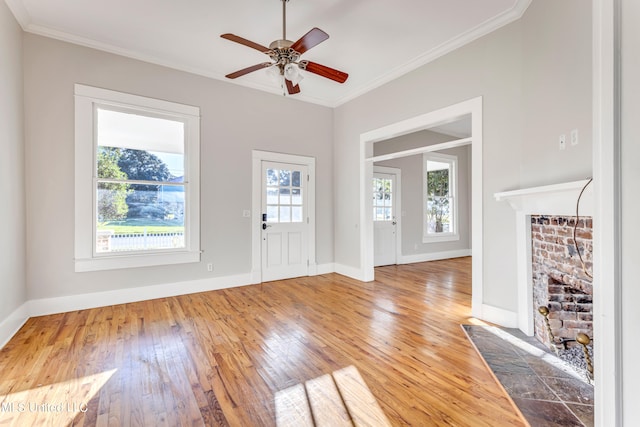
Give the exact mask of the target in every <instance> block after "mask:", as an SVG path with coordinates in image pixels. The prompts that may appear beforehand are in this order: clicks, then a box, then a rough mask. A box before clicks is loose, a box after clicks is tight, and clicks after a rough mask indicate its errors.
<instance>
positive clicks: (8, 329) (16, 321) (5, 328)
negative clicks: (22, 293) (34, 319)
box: [0, 302, 31, 348]
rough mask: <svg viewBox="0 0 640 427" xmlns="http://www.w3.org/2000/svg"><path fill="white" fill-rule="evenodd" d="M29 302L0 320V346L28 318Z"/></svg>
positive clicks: (6, 341)
mask: <svg viewBox="0 0 640 427" xmlns="http://www.w3.org/2000/svg"><path fill="white" fill-rule="evenodd" d="M29 317H31V316H30V315H29V304H28V302H25V303H24V304H22V305H21V306H20V307H18V308H17V309H15V310H14V311H13V312H12V313H11V314H10V315H9V316H7V318H6V319H4V320H3V321H2V322H0V348H2V347H4V346H5V344H7V343H8V342H9V340H10V339H11V338H12V337H13V336H14V335H15V334H16V332H18V331H19V330H20V328H22V326H23V325H24V324H25V322H26V321H27V320H29Z"/></svg>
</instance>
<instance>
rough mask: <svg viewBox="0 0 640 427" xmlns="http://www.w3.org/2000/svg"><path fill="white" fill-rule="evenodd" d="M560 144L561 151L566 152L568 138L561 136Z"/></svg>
mask: <svg viewBox="0 0 640 427" xmlns="http://www.w3.org/2000/svg"><path fill="white" fill-rule="evenodd" d="M558 142H559V143H560V149H561V150H564V149H565V148H567V136H566V135H565V134H562V135H560V139H559V140H558Z"/></svg>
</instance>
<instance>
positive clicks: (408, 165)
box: [373, 131, 471, 256]
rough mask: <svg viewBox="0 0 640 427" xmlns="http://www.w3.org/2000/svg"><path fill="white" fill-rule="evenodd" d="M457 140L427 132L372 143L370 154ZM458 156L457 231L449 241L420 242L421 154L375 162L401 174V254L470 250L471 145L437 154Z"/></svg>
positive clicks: (421, 220)
mask: <svg viewBox="0 0 640 427" xmlns="http://www.w3.org/2000/svg"><path fill="white" fill-rule="evenodd" d="M454 139H457V138H456V137H452V136H448V135H443V134H440V133H435V132H431V131H421V132H415V133H412V134H409V135H404V136H401V137H397V138H393V139H389V140H387V141H382V142H378V143H376V144H374V150H373V152H374V155H382V154H388V153H394V152H398V151H404V150H409V149H412V148H418V147H424V146H427V145H433V144H437V143H441V142H447V141H452V140H454ZM438 153H442V154H449V155H454V156H457V157H458V182H457V184H458V232H459V234H460V239H459V240H456V241H451V242H434V243H422V234H423V229H422V228H423V209H422V207H423V206H422V203H423V185H422V184H423V182H424V179H423V156H422V154H419V155H414V156H408V157H403V158H399V159H393V160H386V161H383V162H377V163H375V165H378V166H389V167H395V168H398V169H400V170H401V171H402V185H401V189H402V194H401V196H402V213H401V224H402V227H401V229H402V255H403V256H409V255H420V254H433V253H440V252H446V251H457V250H463V249H471V192H470V188H471V181H470V172H471V146H470V145H468V146H465V147H458V148H454V149H449V150H443V151H438Z"/></svg>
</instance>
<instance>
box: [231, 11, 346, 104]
mask: <svg viewBox="0 0 640 427" xmlns="http://www.w3.org/2000/svg"><path fill="white" fill-rule="evenodd" d="M281 1H282V39H280V40H275V41H273V42H272V43H271V44H270V45H269V47H266V46H262V45H260V44H258V43H254V42H252V41H250V40H247V39H245V38H242V37H239V36H236V35H235V34H230V33H227V34H222V35H221V36H220V37H222V38H223V39H227V40H231V41H233V42H236V43H240V44H242V45H245V46H248V47H250V48H252V49H256V50H259V51H260V52H262V53H266V54H267V55H269V57H270V58H271V60H272V61H273V62H263V63H261V64H256V65H252V66H251V67H247V68H243V69H242V70H238V71H236V72H233V73H231V74H227V75H226V76H225V77H227V78H229V79H235V78H238V77H241V76H244V75H245V74H249V73H252V72H254V71H257V70H261V69H263V68H269V67H271V71H270V72H271V73H273V74H275V75H276V76H278V77H279V78H280V77H282V78H284V83H285V85H286V87H287V92H288V93H289V94H290V95H293V94H296V93H299V92H300V86H298V83H299V82H300V80H302V74H301V73H300V70H305V71H308V72H310V73H313V74H317V75H319V76H322V77H325V78H327V79H330V80H333V81H336V82H338V83H344V82H345V81H346V80H347V77H349V75H348V74H347V73H344V72H342V71H338V70H335V69H333V68H330V67H327V66H325V65H321V64H318V63H315V62H311V61H307V60H300V56H301V55H302V54H303V53H305V52H306V51H308V50H309V49H311V48H312V47H314V46H317V45H318V44H320V43H322V42H323V41H325V40H326V39H328V38H329V35H328V34H327V33H325V32H324V31H322V30H321V29H319V28H312V29H311V30H310V31H309V32H308V33H307V34H305V35H304V36H302V37H301V38H300V39H299V40H298V41H296V42H292V41H291V40H287V2H288V1H289V0H281Z"/></svg>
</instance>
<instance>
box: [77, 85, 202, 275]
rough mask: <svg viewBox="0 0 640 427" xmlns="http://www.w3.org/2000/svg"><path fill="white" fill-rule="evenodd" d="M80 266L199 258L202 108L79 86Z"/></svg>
mask: <svg viewBox="0 0 640 427" xmlns="http://www.w3.org/2000/svg"><path fill="white" fill-rule="evenodd" d="M75 108H76V110H75V120H76V123H75V128H76V136H75V138H76V139H75V154H76V155H75V171H76V175H75V180H76V190H75V196H76V197H75V214H76V218H75V220H76V221H75V227H76V229H75V266H76V267H75V269H76V271H93V270H107V269H116V268H129V267H142V266H152V265H165V264H177V263H186V262H198V261H200V237H199V236H200V214H199V212H200V207H199V200H200V186H199V181H200V176H199V165H200V159H199V154H200V110H199V108H197V107H192V106H187V105H183V104H177V103H173V102H168V101H162V100H158V99H153V98H146V97H141V96H137V95H130V94H126V93H122V92H115V91H111V90H106V89H99V88H95V87H90V86H84V85H76V86H75Z"/></svg>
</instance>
